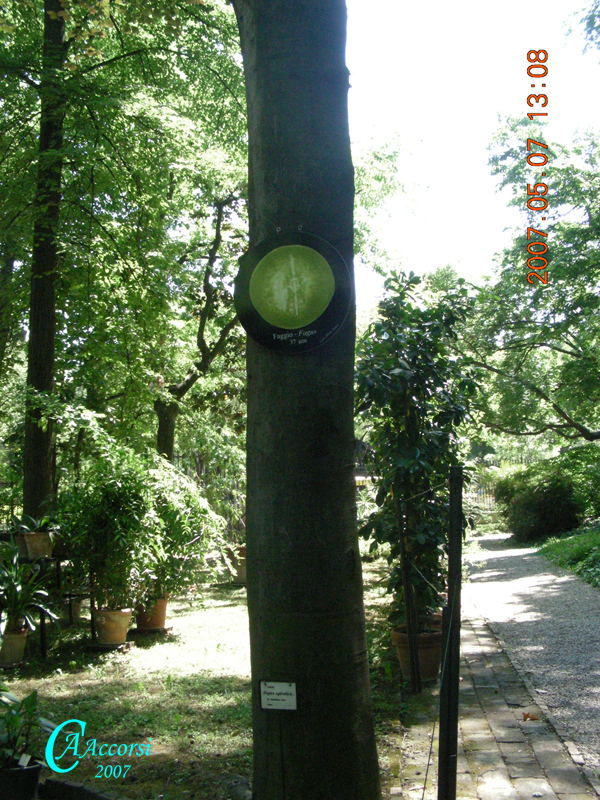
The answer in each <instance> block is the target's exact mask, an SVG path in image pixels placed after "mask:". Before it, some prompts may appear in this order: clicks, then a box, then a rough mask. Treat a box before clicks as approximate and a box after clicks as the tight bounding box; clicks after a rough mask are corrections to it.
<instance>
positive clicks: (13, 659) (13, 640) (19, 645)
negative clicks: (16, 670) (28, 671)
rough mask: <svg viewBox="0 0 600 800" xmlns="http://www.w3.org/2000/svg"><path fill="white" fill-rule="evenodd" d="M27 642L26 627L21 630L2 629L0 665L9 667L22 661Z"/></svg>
mask: <svg viewBox="0 0 600 800" xmlns="http://www.w3.org/2000/svg"><path fill="white" fill-rule="evenodd" d="M26 643H27V628H24V629H23V630H22V631H8V630H5V631H4V636H3V638H2V647H0V667H9V666H11V665H13V664H20V663H21V661H23V655H24V653H25V645H26Z"/></svg>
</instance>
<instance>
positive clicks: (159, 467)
mask: <svg viewBox="0 0 600 800" xmlns="http://www.w3.org/2000/svg"><path fill="white" fill-rule="evenodd" d="M59 510H60V515H61V521H62V526H63V533H64V538H65V541H66V544H67V547H69V548H70V549H71V551H72V553H73V554H74V555H75V556H76V559H75V564H76V565H77V564H79V565H80V572H81V573H82V574H81V575H79V576H77V575H76V576H74V579H75V580H77V578H78V577H79V579H80V580H85V578H87V576H89V575H91V576H92V582H93V588H94V593H95V596H96V600H97V602H98V605H99V606H100V607H108V608H111V609H115V608H123V607H125V606H132V605H134V604H135V603H136V602H138V601H142V600H148V599H156V598H157V597H159V596H160V597H163V596H165V595H166V594H169V593H174V592H177V591H180V590H181V589H182V588H184V586H185V585H186V584H187V583H188V582H189V581H190V580H192V579H193V577H194V574H195V572H196V570H197V568H198V567H199V565H200V564H201V563H202V558H203V555H204V553H205V552H206V549H207V547H208V545H209V544H211V545H213V546H214V545H215V544H217V545H218V544H219V542H220V541H221V537H222V530H223V521H222V519H221V518H220V517H219V516H218V515H217V514H215V513H214V511H213V510H212V509H211V507H210V506H209V504H208V501H207V500H206V499H205V498H204V497H202V496H201V494H200V492H199V490H198V487H197V485H196V484H195V483H194V482H192V481H191V480H190V479H189V478H187V477H186V476H185V475H183V474H182V473H181V472H180V471H179V470H177V469H175V468H174V467H173V466H172V465H171V464H169V463H168V462H166V461H165V460H164V459H163V458H162V457H160V456H158V455H157V454H156V453H154V452H152V451H150V452H148V453H147V454H146V455H145V456H140V455H138V454H137V453H135V452H134V451H133V450H132V449H131V448H128V447H126V446H124V445H121V444H118V443H117V442H115V441H114V440H113V439H111V438H110V437H107V436H106V435H105V434H102V433H101V432H96V440H95V448H94V450H93V451H92V452H90V453H89V454H88V455H87V457H86V462H85V464H84V466H83V468H82V474H81V478H80V480H79V482H78V483H77V484H75V485H74V486H73V487H72V489H71V490H70V491H67V492H64V493H63V495H62V496H61V497H60V508H59Z"/></svg>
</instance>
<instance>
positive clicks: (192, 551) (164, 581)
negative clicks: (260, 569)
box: [142, 454, 224, 605]
mask: <svg viewBox="0 0 600 800" xmlns="http://www.w3.org/2000/svg"><path fill="white" fill-rule="evenodd" d="M148 460H149V461H150V462H151V463H153V466H152V468H151V469H149V470H148V478H149V482H148V486H147V491H148V492H149V495H150V499H151V502H152V505H153V514H152V519H153V522H154V528H153V535H152V536H151V537H149V541H148V545H147V549H146V558H147V565H146V569H145V575H146V580H145V587H146V588H145V591H144V595H143V598H142V601H143V603H144V604H146V605H147V604H148V602H152V601H153V600H156V599H159V598H162V597H167V596H169V595H173V594H176V593H178V592H181V591H182V590H183V589H185V588H186V586H188V585H189V584H190V583H192V582H193V581H194V580H195V579H197V575H198V570H199V568H200V567H201V566H202V565H203V557H204V554H205V553H206V550H207V547H208V545H209V544H210V545H211V546H213V547H215V546H220V545H223V529H224V520H223V519H222V518H221V517H219V516H218V515H217V514H216V513H215V512H214V511H213V510H212V508H211V507H210V505H209V503H208V501H207V500H206V498H204V497H203V496H202V495H201V494H200V492H199V490H198V486H197V484H196V483H194V482H193V481H191V480H190V479H189V478H187V477H186V476H185V475H183V474H182V473H181V472H179V471H178V470H177V469H175V467H173V466H172V465H171V464H169V462H167V461H165V460H164V459H163V458H161V457H159V456H155V455H154V454H149V457H148Z"/></svg>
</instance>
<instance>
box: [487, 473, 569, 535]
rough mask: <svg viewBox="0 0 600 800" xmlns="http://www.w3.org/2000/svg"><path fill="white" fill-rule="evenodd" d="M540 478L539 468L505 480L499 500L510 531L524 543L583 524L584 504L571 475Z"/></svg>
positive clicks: (499, 489) (499, 485)
mask: <svg viewBox="0 0 600 800" xmlns="http://www.w3.org/2000/svg"><path fill="white" fill-rule="evenodd" d="M543 463H544V464H545V465H546V473H545V474H542V475H540V474H539V473H540V472H541V470H540V469H539V465H536V468H535V469H527V470H523V471H521V472H518V473H515V474H514V475H511V476H508V477H505V478H502V479H501V480H499V481H498V483H497V484H496V492H495V494H496V499H497V500H498V502H499V503H500V504H501V505H502V506H503V513H504V517H505V520H506V522H507V524H508V527H509V530H510V531H512V533H514V534H515V536H516V537H517V539H519V540H520V541H523V542H531V541H541V540H543V539H547V538H548V537H550V536H555V535H556V534H558V533H563V532H565V531H570V530H573V529H574V528H577V527H578V525H579V524H580V521H581V517H582V512H583V503H582V501H581V499H580V498H579V497H578V496H577V493H576V490H575V485H574V483H573V480H572V479H571V478H570V476H568V475H566V474H564V473H559V472H557V471H548V462H543ZM536 473H538V474H536Z"/></svg>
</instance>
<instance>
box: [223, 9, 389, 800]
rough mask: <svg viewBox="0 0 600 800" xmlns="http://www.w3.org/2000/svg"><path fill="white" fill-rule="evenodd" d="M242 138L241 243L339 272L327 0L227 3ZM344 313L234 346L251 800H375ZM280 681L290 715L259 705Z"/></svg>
mask: <svg viewBox="0 0 600 800" xmlns="http://www.w3.org/2000/svg"><path fill="white" fill-rule="evenodd" d="M234 8H235V12H236V16H237V19H238V24H239V29H240V37H241V44H242V53H243V57H244V72H245V76H246V94H247V103H248V129H249V153H250V155H249V201H250V204H249V208H250V213H249V215H250V242H251V244H257V243H258V242H259V241H261V240H262V239H265V238H268V237H271V236H274V235H275V233H276V230H277V229H278V228H281V229H282V230H296V229H297V228H298V226H299V225H301V226H302V227H303V230H304V231H306V232H308V233H313V234H315V235H317V236H320V237H322V238H324V239H326V240H327V241H329V242H331V244H332V245H333V246H334V247H336V248H337V249H338V251H339V252H340V253H341V255H342V256H343V258H344V260H345V261H346V263H347V264H349V265H351V264H352V236H353V224H352V215H353V200H354V188H353V170H352V161H351V156H350V140H349V134H348V112H347V92H348V70H347V68H346V66H345V61H344V50H345V40H346V10H345V6H344V3H343V1H342V0H327V2H320V3H314V2H310V3H301V4H295V5H294V6H293V7H291V6H290V4H289V3H287V2H284V0H268V1H267V2H256V0H235V2H234ZM353 361H354V311H352V313H351V314H350V315H349V316H348V318H347V319H346V321H345V322H344V324H343V325H342V326H341V328H340V330H339V331H338V332H337V333H336V335H335V336H334V337H332V338H331V340H330V341H329V342H328V343H327V344H325V345H324V346H323V347H321V348H320V349H317V350H313V351H312V352H309V353H305V354H302V355H300V356H291V355H285V354H279V353H273V352H271V351H269V350H267V349H265V348H263V347H261V346H260V345H258V344H256V343H255V342H253V341H252V340H251V339H249V340H248V343H247V366H248V439H247V484H248V491H247V530H248V542H247V544H248V556H247V558H248V610H249V615H250V642H251V658H252V684H253V685H252V694H253V731H254V795H255V796H256V797H257V798H260V800H280V799H281V797H283V796H285V797H286V798H288V800H301V798H302V800H305V798H307V797H314V798H317V797H323V798H325V797H327V798H329V799H330V800H336V799H338V798H339V800H342V798H343V800H375V798H379V797H380V789H379V771H378V765H377V755H376V750H375V740H374V733H373V721H372V715H371V707H370V699H369V696H370V692H369V683H368V664H367V659H366V644H365V632H364V612H363V605H362V581H361V569H360V558H359V552H358V541H357V537H356V507H355V485H354V471H353V461H354V456H353V451H354V431H353ZM263 679H267V680H285V681H294V682H295V683H296V686H297V692H298V711H297V712H282V713H274V714H272V713H269V712H265V711H263V710H262V709H261V704H260V689H259V681H260V680H263Z"/></svg>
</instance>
